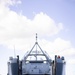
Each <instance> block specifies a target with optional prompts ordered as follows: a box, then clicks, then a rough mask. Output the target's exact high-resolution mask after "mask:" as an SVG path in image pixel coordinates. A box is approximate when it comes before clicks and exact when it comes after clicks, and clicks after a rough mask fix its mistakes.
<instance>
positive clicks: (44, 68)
mask: <svg viewBox="0 0 75 75" xmlns="http://www.w3.org/2000/svg"><path fill="white" fill-rule="evenodd" d="M7 75H65V59H64V56H59V55H55V58H54V60H52V59H51V58H50V57H49V55H48V54H47V53H46V51H44V50H42V48H41V47H40V45H39V44H38V42H37V34H36V42H35V44H34V46H33V47H32V49H31V50H30V51H28V52H27V53H26V54H25V55H24V58H23V59H22V60H20V59H19V55H17V57H16V58H13V57H10V58H9V61H8V73H7Z"/></svg>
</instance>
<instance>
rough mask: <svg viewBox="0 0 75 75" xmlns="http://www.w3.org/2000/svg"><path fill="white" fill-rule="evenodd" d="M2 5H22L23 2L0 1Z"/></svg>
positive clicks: (16, 0) (14, 0)
mask: <svg viewBox="0 0 75 75" xmlns="http://www.w3.org/2000/svg"><path fill="white" fill-rule="evenodd" d="M0 4H1V5H5V6H9V5H15V4H21V0H0Z"/></svg>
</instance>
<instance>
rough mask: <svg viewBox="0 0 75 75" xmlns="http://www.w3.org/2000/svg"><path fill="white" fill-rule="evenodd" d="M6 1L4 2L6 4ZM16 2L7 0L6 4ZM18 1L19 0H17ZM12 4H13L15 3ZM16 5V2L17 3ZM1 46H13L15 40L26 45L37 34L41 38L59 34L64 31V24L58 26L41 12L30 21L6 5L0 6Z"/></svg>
mask: <svg viewBox="0 0 75 75" xmlns="http://www.w3.org/2000/svg"><path fill="white" fill-rule="evenodd" d="M4 1H5V0H2V2H4ZM10 1H13V2H15V0H6V1H5V3H9V4H10ZM16 1H18V0H16ZM13 2H12V3H13ZM15 3H16V2H15ZM0 16H1V17H0V44H6V45H8V46H9V44H11V45H12V44H13V42H12V41H13V40H15V39H16V40H17V43H16V45H18V43H19V40H21V41H22V43H24V42H25V41H23V40H22V39H24V40H27V39H26V38H29V37H32V35H33V34H35V33H36V32H37V33H38V34H39V35H40V36H44V35H45V36H53V35H55V34H58V33H59V31H60V30H62V29H63V24H62V23H58V24H56V23H55V21H54V20H53V19H52V18H50V17H49V16H48V15H47V14H45V13H43V12H40V13H39V14H36V15H35V17H34V18H33V20H31V19H28V18H27V17H26V16H24V15H22V14H17V13H16V12H14V11H12V10H10V9H9V8H8V7H5V6H4V5H0Z"/></svg>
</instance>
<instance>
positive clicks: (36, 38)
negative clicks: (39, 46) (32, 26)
mask: <svg viewBox="0 0 75 75" xmlns="http://www.w3.org/2000/svg"><path fill="white" fill-rule="evenodd" d="M36 43H37V33H36Z"/></svg>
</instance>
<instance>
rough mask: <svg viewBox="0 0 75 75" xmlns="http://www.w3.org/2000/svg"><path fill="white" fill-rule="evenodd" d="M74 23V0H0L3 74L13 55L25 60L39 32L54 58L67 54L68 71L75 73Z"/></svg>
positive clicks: (0, 67)
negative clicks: (24, 57) (25, 55)
mask: <svg viewBox="0 0 75 75" xmlns="http://www.w3.org/2000/svg"><path fill="white" fill-rule="evenodd" d="M74 24H75V0H0V75H6V74H7V72H8V66H7V62H8V60H9V57H10V56H13V57H15V56H16V55H20V59H22V58H23V56H24V54H25V53H26V51H28V50H30V49H31V48H32V46H33V45H34V43H35V34H36V33H37V34H38V42H39V45H40V46H41V48H42V49H43V50H45V51H46V52H47V53H48V54H49V56H50V57H51V58H52V59H54V56H55V55H60V56H64V57H65V61H66V69H65V70H66V71H65V72H66V73H65V74H66V75H75V35H74V32H75V25H74ZM14 50H15V53H14Z"/></svg>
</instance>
